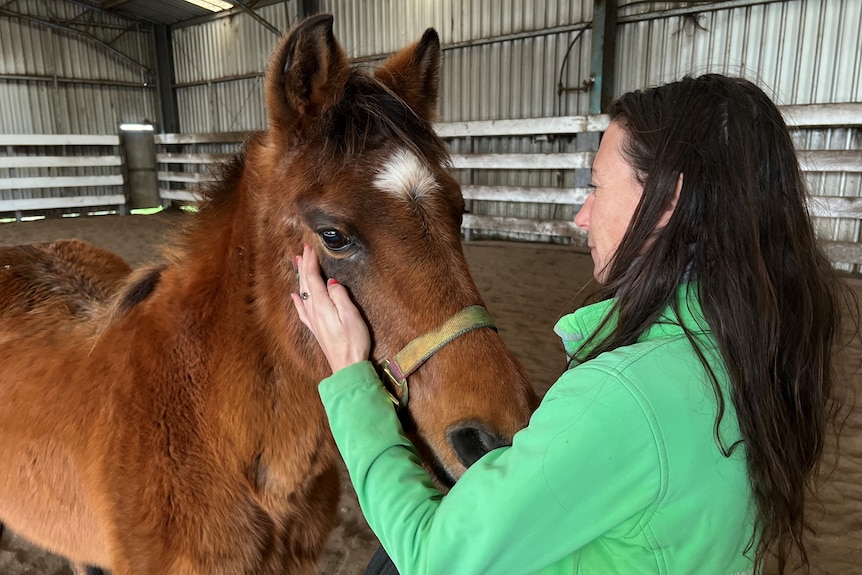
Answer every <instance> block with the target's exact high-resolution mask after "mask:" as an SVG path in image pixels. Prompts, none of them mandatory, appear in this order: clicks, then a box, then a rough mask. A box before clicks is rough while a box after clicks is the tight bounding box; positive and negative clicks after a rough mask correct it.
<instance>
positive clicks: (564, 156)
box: [156, 103, 862, 265]
mask: <svg viewBox="0 0 862 575" xmlns="http://www.w3.org/2000/svg"><path fill="white" fill-rule="evenodd" d="M781 111H782V114H783V115H784V117H785V120H786V122H787V123H788V126H789V127H790V128H791V129H792V130H797V129H809V130H810V129H818V128H824V129H831V128H855V127H859V126H862V103H847V104H814V105H802V106H784V107H781ZM608 121H609V120H608V117H607V116H605V115H594V116H567V117H556V118H533V119H524V120H494V121H474V122H451V123H441V124H438V125H437V126H436V130H437V133H438V134H439V135H440V136H441V137H442V138H443V139H444V140H450V141H455V140H457V139H462V141H463V140H464V139H470V140H471V141H472V142H473V143H475V142H476V141H478V140H479V139H481V138H510V137H529V136H532V137H535V138H537V139H543V140H546V139H547V138H548V137H555V136H572V135H579V134H591V133H592V134H598V133H600V132H603V131H604V130H605V129H607V126H608ZM246 136H247V134H246V133H244V132H230V133H221V134H161V135H157V136H156V145H157V147H158V148H159V151H158V153H157V161H158V162H159V166H160V167H159V176H158V177H159V182H160V194H161V197H162V199H163V200H166V201H168V200H173V201H183V202H194V201H197V200H199V196H198V194H197V193H196V191H195V190H196V187H197V186H198V185H200V184H201V183H203V182H208V181H211V180H212V179H213V177H214V176H213V175H212V173H211V171H210V169H209V168H210V166H211V165H212V164H213V163H215V162H218V161H221V160H224V159H226V158H229V157H230V156H231V153H230V151H225V150H224V149H221V150H219V151H215V152H214V151H212V149H210V150H208V151H206V152H200V151H196V150H198V149H199V148H201V147H208V148H213V146H217V145H221V146H223V147H224V146H225V145H233V148H232V149H233V150H236V149H238V148H239V143H240V142H242V141H244V140H245V138H246ZM596 140H597V138H596ZM594 156H595V150H591V151H573V152H559V153H508V152H507V153H461V152H457V151H456V152H455V153H453V154H452V165H453V167H454V168H455V169H456V170H461V171H462V172H461V173H464V171H467V170H470V171H472V173H474V174H475V173H476V171H482V170H521V171H554V172H558V173H559V172H563V171H566V170H577V169H588V168H589V167H590V165H591V163H592V160H593V157H594ZM799 159H800V166H801V168H802V169H803V170H804V171H805V172H806V173H810V174H816V173H846V174H849V175H851V176H852V177H854V178H856V179H857V181H858V179H859V178H860V177H862V150H860V149H851V150H823V149H816V150H807V149H804V150H799ZM857 188H860V189H862V186H860V185H857ZM461 189H462V192H463V195H464V199H465V200H471V201H480V202H513V203H518V204H551V205H564V206H574V207H577V206H579V205H580V204H582V203H583V202H584V201H585V200H586V198H587V196H588V195H589V192H590V190H589V189H587V188H585V187H553V186H523V185H475V184H472V183H470V182H462V187H461ZM815 191H816V190H815ZM810 209H811V213H812V215H814V216H816V217H818V218H846V219H848V220H851V221H852V220H862V198H860V197H843V196H838V195H817V196H815V197H813V198H812V201H811V205H810ZM857 227H862V223H857ZM463 228H464V230H465V231H466V230H485V231H493V232H499V233H513V232H514V233H522V234H539V235H545V236H562V237H571V238H573V241H575V242H578V241H583V236H582V234H581V232H580V230H578V229H577V228H576V227H575V226H574V223H573V222H572V221H571V218H569V219H566V220H559V219H530V218H518V217H506V216H487V215H477V214H472V213H467V214H465V217H464V222H463ZM824 245H825V247H826V249H827V251H828V252H829V254H830V257H832V258H833V260H834V261H836V262H842V263H849V264H856V265H862V243H860V241H859V238H858V235H857V239H856V241H843V242H842V241H832V240H827V241H824Z"/></svg>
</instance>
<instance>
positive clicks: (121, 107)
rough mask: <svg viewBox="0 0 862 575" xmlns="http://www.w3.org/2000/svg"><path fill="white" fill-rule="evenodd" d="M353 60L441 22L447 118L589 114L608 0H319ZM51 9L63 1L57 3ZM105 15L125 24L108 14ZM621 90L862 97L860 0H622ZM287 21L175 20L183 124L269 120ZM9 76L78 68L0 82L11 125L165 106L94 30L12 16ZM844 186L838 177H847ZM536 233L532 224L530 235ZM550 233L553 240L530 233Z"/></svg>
mask: <svg viewBox="0 0 862 575" xmlns="http://www.w3.org/2000/svg"><path fill="white" fill-rule="evenodd" d="M297 5H298V2H296V1H294V0H291V1H285V2H280V3H275V4H271V5H269V6H266V7H263V8H260V9H258V10H256V13H257V14H258V15H259V16H260V17H262V18H263V19H265V20H266V21H267V22H269V23H270V24H272V25H273V26H274V27H276V28H277V29H279V30H286V29H288V27H289V26H290V25H291V24H293V23H294V22H295V21H296V18H297V16H296V14H297ZM319 5H320V9H321V10H322V11H326V12H331V13H333V14H335V32H336V35H337V36H338V38H339V40H340V41H341V42H342V44H343V45H344V47H345V49H346V50H347V52H348V55H349V56H350V57H351V58H354V59H355V60H357V61H360V62H369V63H374V62H376V61H379V60H381V59H382V58H384V57H385V56H386V55H388V54H390V53H392V52H394V51H395V50H397V49H399V48H401V47H403V46H404V45H406V44H409V43H410V42H412V41H414V40H416V39H418V38H419V37H420V35H421V34H422V32H423V31H424V30H425V28H427V27H429V26H431V27H434V28H436V29H437V30H438V32H439V34H440V37H441V40H442V43H443V47H444V59H443V69H442V74H441V101H440V120H441V121H444V122H446V121H460V120H487V119H509V118H530V117H543V116H560V115H574V114H585V113H587V111H588V103H589V99H588V93H587V92H586V91H584V90H583V86H584V82H588V81H589V76H590V57H591V47H590V43H591V30H590V27H591V20H592V6H593V0H533V1H528V0H498V1H491V0H320V2H319ZM15 6H16V9H17V8H20V10H21V11H25V10H26V11H28V12H32V13H34V14H38V13H39V10H45V11H48V10H49V9H48V8H45V6H50V11H53V12H52V14H53V15H55V16H62V17H65V18H71V17H74V16H75V15H76V14H78V13H79V12H80V8H77V7H75V5H74V4H73V3H64V2H55V3H50V4H46V3H43V2H39V1H36V0H18V2H16V5H15ZM45 14H46V15H48V12H45ZM102 21H103V22H105V23H106V24H109V25H111V24H113V25H116V26H124V25H126V23H124V22H119V21H118V22H113V21H111V19H110V18H109V17H107V16H103V17H102ZM618 22H619V25H618V28H617V42H618V49H617V54H616V70H615V73H614V75H615V78H616V84H615V92H616V94H621V93H623V92H624V91H628V90H631V89H635V88H642V87H646V86H649V85H654V84H657V83H662V82H665V81H669V80H673V79H676V78H679V77H680V76H682V75H684V74H699V73H704V72H707V71H720V72H724V73H729V74H741V75H745V76H746V77H749V78H751V79H754V80H756V81H758V82H759V83H760V84H761V85H764V86H766V87H769V88H770V89H771V93H772V94H773V95H774V97H775V100H776V101H777V102H778V103H780V104H806V103H825V102H841V101H862V34H860V33H859V30H860V29H862V2H860V1H859V0H723V1H721V2H716V3H712V4H704V3H702V2H695V1H693V0H692V1H675V2H644V1H643V0H620V9H619V14H618ZM276 40H277V37H276V35H275V34H274V33H273V32H272V31H271V30H269V29H268V28H267V27H265V26H263V25H262V24H261V23H260V22H258V21H256V20H255V19H253V18H252V17H251V16H249V15H248V14H244V13H239V14H237V15H233V16H229V17H219V18H215V19H213V20H211V21H208V22H205V23H201V24H195V25H193V26H188V27H178V28H175V29H173V31H172V42H173V50H174V54H173V57H174V65H175V71H176V74H175V89H176V94H177V100H178V110H179V119H180V127H181V131H183V132H222V131H240V130H252V129H261V128H263V127H264V125H265V111H264V108H263V91H262V76H263V72H264V69H265V63H266V60H267V59H268V57H269V54H270V51H271V49H272V48H273V46H274V45H275V42H276ZM151 42H152V40H151V37H150V36H149V34H147V33H143V32H140V31H137V30H131V31H129V32H127V33H126V34H124V35H122V36H121V37H120V38H119V39H118V40H117V43H116V44H115V45H116V46H117V47H118V48H119V49H121V50H122V51H124V52H126V53H130V54H136V56H135V58H136V59H137V60H138V61H140V62H142V63H144V64H145V65H147V66H150V67H151V63H152V55H151V54H152V49H151ZM0 50H2V53H3V57H2V58H0V67H2V68H0V75H2V74H4V73H5V74H7V75H9V74H15V75H19V76H26V75H32V76H43V77H52V78H53V77H54V76H57V77H58V78H72V79H74V78H77V79H78V81H77V82H70V83H66V82H62V81H58V82H53V81H52V82H48V81H35V80H26V79H20V80H2V81H0V131H3V132H10V133H20V132H48V133H60V132H81V133H112V132H113V131H114V126H115V124H116V123H117V122H118V121H120V120H135V121H139V120H142V119H155V116H156V104H155V97H156V95H155V92H154V90H152V89H149V88H132V87H129V86H128V85H113V86H109V85H106V81H107V80H112V81H114V82H115V83H118V84H130V83H134V82H140V81H141V79H142V77H141V72H140V70H138V69H137V68H135V66H133V65H130V64H129V63H128V62H126V61H123V60H121V59H117V58H116V57H113V56H110V55H108V54H107V53H106V52H105V51H104V50H99V49H97V48H95V47H94V46H91V45H88V43H87V42H85V41H82V40H81V39H80V38H76V37H72V36H69V35H67V34H63V33H61V32H57V31H55V30H49V29H47V28H44V27H41V26H39V25H36V24H32V23H28V22H26V21H17V20H14V19H8V18H2V17H0ZM796 137H797V140H798V142H799V143H800V145H802V146H806V147H807V146H813V145H818V146H819V145H823V146H826V147H829V148H832V149H859V148H860V147H862V144H860V139H862V136H860V133H859V130H838V131H832V132H830V131H823V130H820V131H805V132H799V133H797V134H796ZM591 145H594V142H588V141H578V140H577V138H575V137H561V138H556V139H553V138H552V139H551V140H550V141H544V140H542V141H536V140H534V139H533V138H481V139H479V138H473V139H463V140H460V141H457V140H456V141H453V142H452V149H453V151H454V152H462V153H463V152H485V151H496V152H513V153H517V152H523V153H529V152H568V151H578V150H583V149H585V148H588V147H589V146H591ZM460 176H461V178H462V181H463V182H464V183H472V184H489V185H493V184H500V185H502V184H509V185H533V186H565V187H571V186H574V185H579V184H582V183H583V182H581V181H577V180H578V179H579V178H582V176H581V175H576V174H574V173H573V171H563V172H551V171H545V172H526V171H496V172H489V171H482V172H479V171H475V172H472V173H471V172H469V171H465V172H462V173H461V174H460ZM812 186H813V189H814V191H815V192H824V191H825V193H829V194H837V193H840V194H844V195H852V196H858V195H860V194H862V189H860V188H862V184H860V181H859V174H838V175H830V176H816V177H812ZM836 190H838V191H836ZM471 208H472V209H473V211H474V212H475V213H478V214H486V215H502V216H513V217H533V218H560V219H568V218H571V217H572V215H573V208H572V207H568V206H555V205H543V204H537V205H524V204H506V203H495V202H474V203H473V205H472V206H471ZM818 225H821V226H822V227H823V229H822V230H821V231H822V232H823V233H824V235H826V236H828V237H830V238H831V239H838V240H847V241H858V240H859V235H860V229H859V228H860V226H859V222H858V221H855V222H850V221H846V220H844V221H838V220H831V221H829V222H828V223H820V224H818ZM524 239H527V238H524ZM529 239H545V240H547V239H549V238H529Z"/></svg>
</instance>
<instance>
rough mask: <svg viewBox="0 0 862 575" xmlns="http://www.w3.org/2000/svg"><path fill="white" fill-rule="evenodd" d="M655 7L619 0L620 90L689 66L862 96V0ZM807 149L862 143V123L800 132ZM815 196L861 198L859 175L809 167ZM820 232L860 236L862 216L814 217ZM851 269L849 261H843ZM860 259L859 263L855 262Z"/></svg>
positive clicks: (801, 89)
mask: <svg viewBox="0 0 862 575" xmlns="http://www.w3.org/2000/svg"><path fill="white" fill-rule="evenodd" d="M655 4H656V5H655V6H650V5H648V4H643V3H641V2H638V1H637V0H621V2H620V12H619V18H618V21H619V23H620V24H619V28H618V30H617V46H618V47H617V59H616V62H617V64H616V65H617V69H616V91H617V93H618V94H622V93H624V92H627V91H629V90H634V89H637V88H643V87H646V86H651V85H656V84H662V83H665V82H668V81H672V80H675V79H678V78H680V77H682V76H684V75H686V74H691V75H699V74H704V73H708V72H718V73H723V74H728V75H736V76H744V77H746V78H748V79H750V80H752V81H754V82H756V83H757V84H758V85H760V86H761V87H763V88H764V89H766V91H767V93H769V94H770V95H771V96H772V98H773V99H774V100H775V102H776V103H778V104H821V103H830V102H862V33H860V31H862V2H860V1H859V0H787V1H775V0H762V1H752V0H736V1H735V2H734V1H731V2H722V3H721V4H720V5H723V6H729V7H727V8H724V9H721V10H713V9H711V7H709V6H699V7H694V8H692V9H688V10H679V9H677V10H676V11H675V12H671V14H673V15H671V16H666V17H661V15H660V13H657V12H656V11H657V10H661V9H665V8H678V7H679V5H680V4H681V3H678V2H670V3H669V2H662V3H655ZM794 139H795V141H796V144H797V146H798V147H799V148H801V149H825V150H862V130H860V129H857V128H854V129H839V130H796V131H794ZM808 182H809V187H810V190H811V192H812V193H813V194H815V195H827V196H828V195H841V196H850V197H860V196H862V174H859V173H843V174H842V173H836V174H809V175H808ZM815 224H816V226H817V228H818V232H819V234H820V235H821V237H824V238H827V239H831V240H838V241H849V242H858V241H860V240H862V225H860V221H859V220H852V219H848V218H841V219H836V218H828V219H827V218H816V219H815ZM842 267H843V268H844V269H846V270H848V271H852V266H842ZM857 267H859V266H857Z"/></svg>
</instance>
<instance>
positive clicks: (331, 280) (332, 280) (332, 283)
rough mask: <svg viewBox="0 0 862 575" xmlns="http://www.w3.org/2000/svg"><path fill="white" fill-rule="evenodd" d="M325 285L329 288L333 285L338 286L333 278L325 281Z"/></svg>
mask: <svg viewBox="0 0 862 575" xmlns="http://www.w3.org/2000/svg"><path fill="white" fill-rule="evenodd" d="M326 283H328V284H329V285H331V286H334V285H337V284H338V281H337V280H336V279H335V278H329V280H327V282H326Z"/></svg>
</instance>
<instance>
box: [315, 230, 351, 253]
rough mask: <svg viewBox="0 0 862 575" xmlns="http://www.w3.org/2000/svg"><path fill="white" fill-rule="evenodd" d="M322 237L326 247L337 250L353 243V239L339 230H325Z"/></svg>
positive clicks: (321, 234)
mask: <svg viewBox="0 0 862 575" xmlns="http://www.w3.org/2000/svg"><path fill="white" fill-rule="evenodd" d="M320 238H321V239H322V240H323V243H324V244H326V247H327V248H329V249H330V250H332V251H334V252H337V251H340V250H343V249H345V248H347V247H349V246H351V245H353V240H351V239H350V238H349V237H347V236H345V235H343V234H342V233H341V232H339V231H338V230H324V231H322V232H321V233H320Z"/></svg>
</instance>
